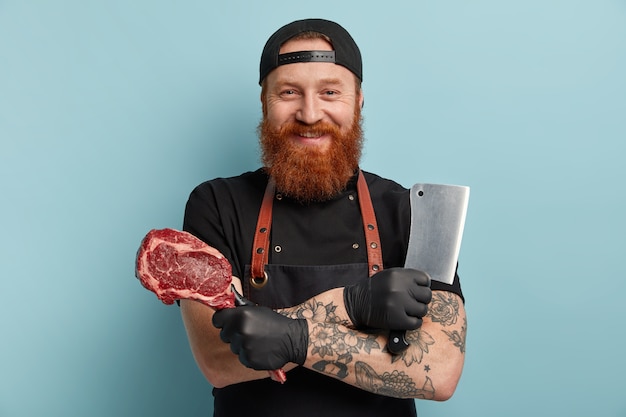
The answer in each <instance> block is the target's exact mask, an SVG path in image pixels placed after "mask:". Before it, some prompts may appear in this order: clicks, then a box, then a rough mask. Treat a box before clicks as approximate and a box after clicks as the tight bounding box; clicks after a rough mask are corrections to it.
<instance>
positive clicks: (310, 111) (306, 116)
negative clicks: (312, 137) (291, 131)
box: [296, 96, 324, 125]
mask: <svg viewBox="0 0 626 417" xmlns="http://www.w3.org/2000/svg"><path fill="white" fill-rule="evenodd" d="M321 104H322V103H320V102H319V100H318V99H317V98H316V97H314V96H304V97H303V98H302V101H301V103H300V108H299V109H298V111H297V112H296V119H297V120H298V121H299V122H302V123H306V124H308V125H312V124H315V123H317V122H319V121H320V120H321V119H322V117H323V114H324V112H323V111H322V106H321Z"/></svg>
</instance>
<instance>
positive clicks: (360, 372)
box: [355, 362, 435, 400]
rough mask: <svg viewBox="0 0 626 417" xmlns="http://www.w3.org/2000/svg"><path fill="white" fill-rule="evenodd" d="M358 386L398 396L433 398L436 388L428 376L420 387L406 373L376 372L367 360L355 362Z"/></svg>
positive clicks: (390, 395) (377, 392)
mask: <svg viewBox="0 0 626 417" xmlns="http://www.w3.org/2000/svg"><path fill="white" fill-rule="evenodd" d="M355 373H356V383H357V386H359V387H361V388H363V389H365V390H367V391H370V392H374V393H376V394H380V395H386V396H389V397H396V398H422V399H425V400H429V399H432V398H433V397H434V396H435V388H434V387H433V383H432V380H431V379H430V378H428V377H426V382H424V385H423V386H422V387H421V388H418V387H417V386H416V385H415V381H413V380H412V379H411V378H410V377H409V376H408V375H407V374H406V373H404V372H400V371H393V372H383V373H382V374H378V373H376V371H375V370H374V368H372V367H371V366H370V365H368V364H367V363H365V362H357V363H356V364H355Z"/></svg>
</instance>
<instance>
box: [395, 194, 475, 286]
mask: <svg viewBox="0 0 626 417" xmlns="http://www.w3.org/2000/svg"><path fill="white" fill-rule="evenodd" d="M468 202H469V187H466V186H461V185H444V184H415V185H414V186H413V187H411V233H410V236H409V248H408V250H407V254H406V260H405V264H404V266H405V267H406V268H414V269H418V270H420V271H424V272H426V273H428V275H430V278H431V279H433V280H435V281H440V282H445V283H447V284H451V283H452V281H453V280H454V273H455V270H456V264H457V261H458V257H459V251H460V249H461V240H462V237H463V228H464V227H465V217H466V214H467V205H468Z"/></svg>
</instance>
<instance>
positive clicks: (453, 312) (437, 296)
mask: <svg viewBox="0 0 626 417" xmlns="http://www.w3.org/2000/svg"><path fill="white" fill-rule="evenodd" d="M428 315H429V316H430V318H431V319H432V321H433V322H434V323H441V325H442V326H451V325H453V324H455V323H456V321H457V319H458V318H459V299H458V298H457V297H456V296H455V295H454V294H452V293H450V292H447V291H433V299H432V301H431V302H430V305H429V306H428Z"/></svg>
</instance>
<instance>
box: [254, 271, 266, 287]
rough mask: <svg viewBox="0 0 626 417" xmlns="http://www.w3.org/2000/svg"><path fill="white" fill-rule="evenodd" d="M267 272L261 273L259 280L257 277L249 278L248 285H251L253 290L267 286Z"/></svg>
mask: <svg viewBox="0 0 626 417" xmlns="http://www.w3.org/2000/svg"><path fill="white" fill-rule="evenodd" d="M267 279H268V277H267V272H265V271H264V272H263V276H262V277H260V278H257V277H251V278H250V284H252V286H253V287H254V288H262V287H264V286H265V284H267Z"/></svg>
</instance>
